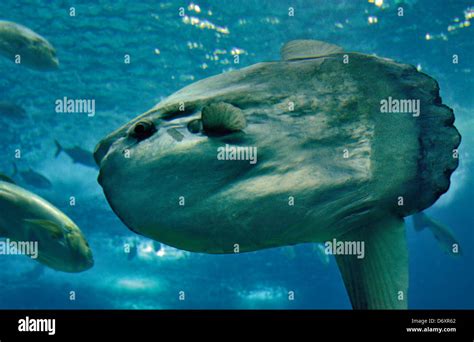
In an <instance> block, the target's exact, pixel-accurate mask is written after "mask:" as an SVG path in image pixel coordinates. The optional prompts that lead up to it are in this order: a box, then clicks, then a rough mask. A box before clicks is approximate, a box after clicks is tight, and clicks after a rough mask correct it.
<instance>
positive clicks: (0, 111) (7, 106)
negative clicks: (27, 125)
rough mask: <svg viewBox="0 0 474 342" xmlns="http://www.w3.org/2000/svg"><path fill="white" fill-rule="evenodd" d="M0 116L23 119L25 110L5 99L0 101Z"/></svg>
mask: <svg viewBox="0 0 474 342" xmlns="http://www.w3.org/2000/svg"><path fill="white" fill-rule="evenodd" d="M0 117H4V118H9V119H25V118H26V117H27V115H26V111H25V110H24V109H23V108H22V107H21V106H19V105H17V104H15V103H11V102H7V101H0Z"/></svg>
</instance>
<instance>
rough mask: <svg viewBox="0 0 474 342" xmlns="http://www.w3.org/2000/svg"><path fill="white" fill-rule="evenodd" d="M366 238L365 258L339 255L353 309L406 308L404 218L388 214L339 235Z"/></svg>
mask: <svg viewBox="0 0 474 342" xmlns="http://www.w3.org/2000/svg"><path fill="white" fill-rule="evenodd" d="M338 240H339V241H347V242H354V241H357V242H364V244H363V246H364V255H363V258H358V256H357V255H337V253H336V261H337V264H338V266H339V270H340V271H341V275H342V278H343V280H344V284H345V286H346V290H347V293H348V295H349V298H350V301H351V303H352V307H353V308H354V309H406V308H407V306H408V305H407V291H408V250H407V242H406V237H405V225H404V222H403V219H402V218H398V217H393V216H390V217H387V218H385V219H384V220H383V221H380V222H375V221H374V223H373V224H370V225H368V226H367V227H365V228H360V229H357V230H355V231H351V232H349V233H347V234H345V235H344V236H342V237H340V238H339V239H338Z"/></svg>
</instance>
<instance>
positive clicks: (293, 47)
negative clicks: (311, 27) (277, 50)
mask: <svg viewBox="0 0 474 342" xmlns="http://www.w3.org/2000/svg"><path fill="white" fill-rule="evenodd" d="M342 51H344V50H343V49H342V48H341V47H340V46H337V45H334V44H329V43H325V42H322V41H319V40H310V39H299V40H292V41H290V42H288V43H286V44H285V45H283V47H282V48H281V58H282V59H283V60H284V61H291V60H297V59H305V58H317V57H322V56H327V55H330V54H333V53H339V52H342Z"/></svg>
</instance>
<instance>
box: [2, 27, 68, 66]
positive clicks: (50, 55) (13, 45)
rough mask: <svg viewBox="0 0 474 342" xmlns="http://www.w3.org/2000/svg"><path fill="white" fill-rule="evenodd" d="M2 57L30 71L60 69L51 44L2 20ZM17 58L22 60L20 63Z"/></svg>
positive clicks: (33, 33)
mask: <svg viewBox="0 0 474 342" xmlns="http://www.w3.org/2000/svg"><path fill="white" fill-rule="evenodd" d="M0 55H2V56H4V57H6V58H7V59H9V60H10V61H12V62H14V63H17V64H21V65H24V66H26V67H28V68H30V69H35V70H40V71H51V70H56V69H58V67H59V61H58V58H57V57H56V50H55V49H54V47H53V46H52V45H51V43H50V42H48V41H47V40H46V39H45V38H43V37H42V36H40V35H39V34H37V33H35V32H33V31H32V30H30V29H29V28H27V27H25V26H22V25H19V24H17V23H13V22H11V21H4V20H0ZM17 58H20V60H19V61H18V62H17Z"/></svg>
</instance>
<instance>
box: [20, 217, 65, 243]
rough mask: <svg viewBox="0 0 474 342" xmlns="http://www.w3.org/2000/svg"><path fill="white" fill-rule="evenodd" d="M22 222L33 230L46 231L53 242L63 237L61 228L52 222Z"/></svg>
mask: <svg viewBox="0 0 474 342" xmlns="http://www.w3.org/2000/svg"><path fill="white" fill-rule="evenodd" d="M24 221H25V222H26V223H27V224H28V225H30V226H31V228H33V229H42V230H45V231H47V232H48V234H49V235H50V236H51V237H52V238H53V239H55V240H57V239H59V238H61V237H63V235H64V230H63V228H62V227H61V226H60V225H58V224H57V223H55V222H53V221H49V220H41V219H24Z"/></svg>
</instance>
